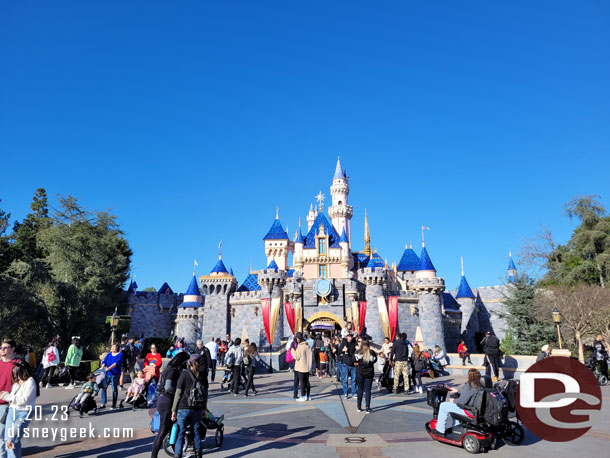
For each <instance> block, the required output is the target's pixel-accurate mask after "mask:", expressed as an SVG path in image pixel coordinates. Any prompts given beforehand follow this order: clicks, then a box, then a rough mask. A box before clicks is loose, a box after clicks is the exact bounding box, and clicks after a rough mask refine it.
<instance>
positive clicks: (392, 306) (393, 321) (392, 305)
mask: <svg viewBox="0 0 610 458" xmlns="http://www.w3.org/2000/svg"><path fill="white" fill-rule="evenodd" d="M388 321H389V322H390V323H389V324H390V342H394V336H395V335H396V329H398V296H390V297H388Z"/></svg>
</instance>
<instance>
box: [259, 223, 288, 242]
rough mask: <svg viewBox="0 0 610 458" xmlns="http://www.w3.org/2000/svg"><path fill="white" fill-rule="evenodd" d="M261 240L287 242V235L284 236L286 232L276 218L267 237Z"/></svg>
mask: <svg viewBox="0 0 610 458" xmlns="http://www.w3.org/2000/svg"><path fill="white" fill-rule="evenodd" d="M263 240H288V234H286V231H285V230H284V228H283V227H282V223H280V220H279V219H278V218H276V219H275V220H274V221H273V224H272V225H271V229H269V232H267V235H265V236H264V237H263Z"/></svg>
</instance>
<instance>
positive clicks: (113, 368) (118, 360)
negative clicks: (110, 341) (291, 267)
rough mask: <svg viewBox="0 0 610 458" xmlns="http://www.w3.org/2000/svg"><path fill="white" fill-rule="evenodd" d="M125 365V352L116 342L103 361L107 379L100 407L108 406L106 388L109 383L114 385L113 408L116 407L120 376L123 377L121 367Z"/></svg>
mask: <svg viewBox="0 0 610 458" xmlns="http://www.w3.org/2000/svg"><path fill="white" fill-rule="evenodd" d="M122 367H123V353H122V352H120V351H119V346H118V345H116V344H114V345H112V347H110V353H108V354H107V355H106V357H105V358H104V360H103V361H102V367H101V368H102V369H103V370H104V371H106V380H105V381H104V384H103V385H104V386H103V387H102V405H101V406H100V408H104V407H106V401H107V398H106V388H107V387H108V384H111V385H112V408H113V409H116V402H117V399H118V397H119V378H120V377H121V368H122Z"/></svg>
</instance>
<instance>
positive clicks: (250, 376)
mask: <svg viewBox="0 0 610 458" xmlns="http://www.w3.org/2000/svg"><path fill="white" fill-rule="evenodd" d="M260 359H261V358H260V356H259V355H258V349H257V348H256V344H255V343H254V342H252V343H251V344H250V345H248V349H247V350H246V351H245V352H244V367H245V368H246V380H247V382H246V393H245V395H246V397H248V390H252V395H253V396H256V388H254V372H255V371H256V362H257V361H260Z"/></svg>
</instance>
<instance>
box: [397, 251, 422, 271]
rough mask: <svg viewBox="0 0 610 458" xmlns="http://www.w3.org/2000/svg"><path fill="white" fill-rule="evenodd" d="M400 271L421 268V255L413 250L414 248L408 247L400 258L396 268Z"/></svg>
mask: <svg viewBox="0 0 610 458" xmlns="http://www.w3.org/2000/svg"><path fill="white" fill-rule="evenodd" d="M396 270H398V271H399V272H406V271H408V270H419V257H418V256H417V254H416V253H415V251H413V249H412V248H406V249H405V251H404V253H403V254H402V258H400V262H399V263H398V267H397V268H396Z"/></svg>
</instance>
